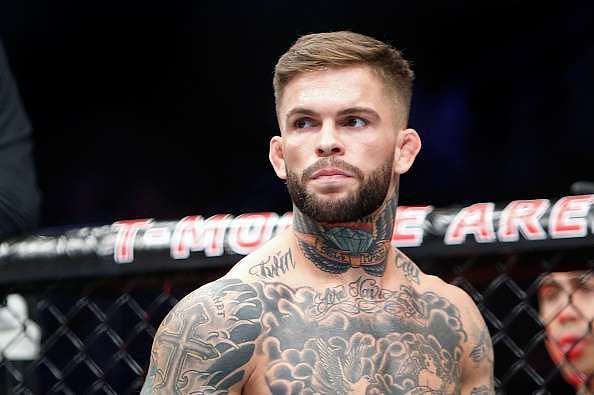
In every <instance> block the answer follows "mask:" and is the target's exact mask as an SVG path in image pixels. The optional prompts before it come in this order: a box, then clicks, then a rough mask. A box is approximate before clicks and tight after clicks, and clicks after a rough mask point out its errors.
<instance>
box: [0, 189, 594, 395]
mask: <svg viewBox="0 0 594 395" xmlns="http://www.w3.org/2000/svg"><path fill="white" fill-rule="evenodd" d="M588 196H589V195H588ZM561 200H562V199H559V201H561ZM512 203H513V202H512ZM510 204H511V203H510ZM510 204H508V205H507V206H505V207H504V208H502V209H497V208H496V206H495V205H493V206H492V207H491V210H492V214H493V215H492V216H491V217H489V216H486V217H481V216H478V217H477V216H476V213H474V212H468V211H467V212H466V214H467V215H468V216H467V217H466V219H464V217H463V215H462V217H461V214H460V213H464V210H465V209H466V208H455V209H447V210H436V209H433V208H430V207H429V206H427V207H425V208H421V209H419V208H416V209H411V210H412V211H414V210H416V213H417V214H418V212H421V213H424V214H423V215H420V216H418V215H416V216H415V215H411V212H410V211H409V212H408V213H407V212H406V211H400V212H399V218H400V219H401V221H403V222H401V223H397V226H396V230H395V236H394V240H393V241H395V243H394V244H395V245H398V243H401V244H404V245H406V246H405V247H403V248H402V249H403V250H404V251H405V253H407V254H408V255H409V256H411V257H412V258H413V259H414V260H415V261H416V262H417V264H418V265H419V267H420V268H421V269H422V270H423V271H425V272H427V273H430V274H435V275H438V276H439V277H441V278H442V279H444V280H445V281H447V282H449V283H451V284H454V285H456V286H458V287H460V288H462V289H463V290H465V291H466V292H467V293H468V294H469V295H470V296H471V297H472V299H473V300H474V301H475V303H476V304H477V306H478V308H479V311H480V312H481V314H482V316H483V318H484V320H485V322H486V323H487V326H488V329H489V332H490V335H491V338H492V342H493V349H494V355H495V361H494V366H495V378H494V379H495V387H496V391H497V393H499V394H567V393H572V392H574V391H575V390H573V389H572V387H571V386H569V385H568V384H567V383H566V380H565V379H564V376H563V375H562V373H561V372H562V370H563V369H560V368H559V366H565V371H574V372H578V373H584V374H587V372H580V369H581V367H580V366H578V364H575V366H574V362H573V361H574V360H573V359H572V358H569V357H567V355H568V354H569V353H571V352H572V347H574V348H575V347H577V346H576V345H575V344H573V345H572V346H565V348H563V347H561V346H560V347H561V349H563V350H564V351H565V354H566V355H563V358H562V361H561V362H559V361H557V363H554V362H552V360H551V357H550V356H549V352H548V351H547V344H546V343H547V331H546V328H547V325H549V324H551V323H552V322H553V321H555V320H556V319H557V318H559V317H560V316H561V315H563V314H564V311H566V310H567V309H572V311H573V313H574V315H575V316H577V318H575V319H581V320H582V321H584V320H585V321H587V323H588V324H587V327H588V328H591V327H592V323H591V320H592V317H591V316H590V314H589V313H588V312H587V311H583V310H584V308H583V307H582V306H578V305H577V300H584V298H585V299H586V300H587V298H588V297H589V296H591V300H590V304H592V305H594V286H592V287H591V288H592V289H590V288H588V287H590V285H588V281H589V280H591V278H590V277H589V276H590V275H591V274H592V272H593V269H594V243H592V238H591V235H590V231H589V229H590V228H591V226H592V225H591V224H592V221H591V213H590V211H589V210H588V211H586V212H585V213H583V215H581V214H579V213H577V212H576V211H572V212H570V214H571V215H569V216H566V217H565V222H563V221H562V222H561V224H562V225H568V224H569V225H575V224H576V223H578V225H582V223H581V222H580V221H579V220H583V224H585V226H586V229H587V231H586V233H585V234H584V232H583V229H581V228H580V229H577V230H576V232H577V233H576V236H575V237H571V236H567V235H564V236H563V237H558V238H554V237H551V235H553V233H552V226H553V225H551V222H552V220H551V214H555V213H554V212H553V213H551V210H552V209H553V208H554V207H555V206H553V208H550V207H549V208H548V211H543V212H542V213H540V215H538V216H536V215H535V214H534V212H528V214H530V215H528V214H526V212H523V214H522V215H523V217H522V218H523V221H524V222H516V225H515V226H516V231H517V233H518V237H517V239H516V240H514V241H513V242H503V241H502V240H501V235H500V230H501V229H502V220H501V217H502V216H505V213H504V210H505V209H506V207H509V205H510ZM549 206H550V205H549ZM485 207H487V206H485ZM407 209H408V208H402V209H401V210H407ZM402 213H404V214H402ZM407 214H408V216H407ZM516 217H519V215H516ZM213 218H214V219H213ZM271 218H272V220H271ZM457 218H458V220H459V221H462V222H458V225H460V224H461V225H460V226H461V227H460V231H461V232H462V233H463V234H464V239H463V240H462V242H457V241H455V242H453V243H449V244H448V243H447V235H448V229H449V230H451V227H452V226H456V224H457V222H456V221H457V220H456V219H457ZM460 218H461V219H460ZM485 218H487V219H489V218H490V220H491V221H492V224H494V225H493V226H492V228H489V227H488V226H487V228H489V229H491V231H493V232H494V233H495V234H496V235H495V237H494V238H491V239H490V241H487V242H485V240H482V241H481V237H483V236H484V235H481V232H482V230H484V228H482V226H483V225H484V224H482V223H481V221H485ZM397 221H398V220H397ZM535 221H536V222H535ZM576 221H577V222H576ZM180 224H181V225H180ZM415 224H417V225H418V227H415V226H414V225H415ZM534 224H538V226H539V227H540V229H542V230H545V229H546V231H545V233H546V234H547V237H544V238H543V237H540V238H539V239H530V237H531V236H530V233H529V227H528V225H534ZM288 225H290V216H288V215H284V216H278V215H275V214H272V213H251V214H244V215H240V216H237V217H232V216H229V215H220V216H214V217H211V218H208V219H204V218H202V217H200V216H192V217H186V218H184V219H182V220H180V221H170V222H164V221H152V220H143V221H121V222H118V223H116V224H113V225H110V226H103V227H86V228H85V227H82V228H75V229H68V230H65V231H60V232H54V233H53V234H50V233H46V234H41V233H40V234H36V235H31V236H28V237H25V238H21V239H14V240H10V241H7V242H4V243H3V244H1V245H0V270H1V271H0V274H1V276H0V306H1V307H0V394H137V393H139V392H140V389H141V387H142V385H143V382H144V378H145V375H146V372H147V368H148V363H149V355H150V348H151V344H152V340H153V336H154V334H155V332H156V329H157V327H158V325H159V323H160V322H161V321H162V319H163V318H164V317H165V315H166V314H167V313H168V312H169V310H170V309H171V308H172V307H173V306H174V305H175V304H176V303H177V302H178V301H179V300H180V299H181V298H182V297H183V296H185V295H186V294H187V293H189V292H191V291H192V290H194V289H196V288H198V287H200V286H201V285H203V284H205V283H208V282H210V281H213V280H214V279H216V278H219V277H220V276H222V275H223V274H224V273H225V272H226V271H227V270H228V269H229V268H230V267H231V265H232V264H233V263H234V262H236V261H237V260H239V259H240V258H241V257H242V254H245V253H248V252H249V249H250V248H252V249H253V248H257V246H259V245H260V244H261V243H263V242H265V241H266V240H268V239H269V238H270V237H272V236H273V235H274V233H275V232H277V231H281V230H282V229H284V228H286V227H287V226H288ZM524 225H526V226H524ZM489 229H487V231H489ZM419 230H420V233H419ZM580 232H581V233H580ZM487 233H488V232H487ZM449 236H450V237H455V236H456V235H455V234H452V232H450V234H449ZM488 237H489V235H487V238H488ZM444 240H445V241H444ZM454 240H455V239H454ZM450 241H451V240H450ZM415 243H416V245H415ZM566 272H575V273H579V277H578V278H577V280H576V281H577V286H574V287H573V288H571V289H568V288H563V287H557V288H554V287H549V288H550V289H548V290H547V295H548V296H547V295H545V296H546V297H548V298H553V297H559V295H561V296H563V295H564V296H565V298H564V299H563V300H564V302H563V303H564V305H561V307H559V306H558V307H557V308H556V310H555V311H554V312H553V313H551V314H550V315H549V316H548V317H547V318H546V319H545V318H543V315H542V311H541V309H539V305H540V304H542V303H543V302H542V298H543V297H544V296H543V287H542V284H543V281H544V280H545V279H549V278H551V275H554V274H555V273H566ZM555 284H557V283H553V285H555ZM557 285H558V284H557ZM574 285H575V284H574ZM555 292H556V293H555ZM588 292H591V294H588ZM578 293H579V295H578ZM551 295H552V296H551ZM539 299H540V300H539ZM583 335H584V336H586V335H588V336H590V337H591V334H589V333H587V334H586V333H584V334H583ZM549 341H550V339H549ZM593 370H594V369H593Z"/></svg>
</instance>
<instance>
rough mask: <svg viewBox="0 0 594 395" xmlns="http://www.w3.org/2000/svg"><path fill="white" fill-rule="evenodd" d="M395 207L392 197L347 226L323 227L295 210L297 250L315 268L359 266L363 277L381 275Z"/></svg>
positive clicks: (335, 269) (333, 270)
mask: <svg viewBox="0 0 594 395" xmlns="http://www.w3.org/2000/svg"><path fill="white" fill-rule="evenodd" d="M396 206H397V197H396V195H395V194H394V195H393V196H392V197H391V198H390V199H387V200H386V202H385V203H384V204H383V205H382V206H381V207H380V208H379V209H378V211H377V212H376V213H375V214H373V215H372V216H369V217H367V218H363V219H361V220H359V221H356V222H353V223H348V224H329V225H323V224H319V223H316V222H314V221H313V220H312V219H311V218H309V217H307V216H305V215H304V214H303V213H301V212H300V211H299V210H295V211H294V212H295V217H294V219H293V223H294V229H295V231H296V235H297V238H298V244H299V248H300V249H301V250H302V252H303V254H304V255H305V256H306V257H307V258H308V259H309V260H310V261H312V262H313V263H314V265H316V267H317V268H319V269H320V270H323V271H325V272H329V273H344V272H345V271H347V270H349V269H350V268H352V267H361V268H362V269H363V270H364V271H365V272H366V273H367V274H370V275H372V276H378V277H380V276H383V274H384V272H385V269H386V257H387V254H388V252H389V250H390V248H391V245H390V243H391V239H392V233H393V230H394V220H395V217H394V216H395V213H396Z"/></svg>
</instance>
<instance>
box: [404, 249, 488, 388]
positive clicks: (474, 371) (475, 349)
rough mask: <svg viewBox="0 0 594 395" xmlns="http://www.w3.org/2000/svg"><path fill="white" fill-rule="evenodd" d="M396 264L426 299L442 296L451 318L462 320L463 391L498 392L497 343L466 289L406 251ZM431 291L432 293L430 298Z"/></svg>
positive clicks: (460, 326) (460, 322)
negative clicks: (495, 374) (426, 267)
mask: <svg viewBox="0 0 594 395" xmlns="http://www.w3.org/2000/svg"><path fill="white" fill-rule="evenodd" d="M396 266H397V268H399V269H400V270H401V271H402V273H403V274H404V276H405V277H406V278H408V279H409V280H410V283H411V285H412V287H413V288H414V289H415V290H416V293H417V294H418V295H422V297H421V299H422V300H439V301H440V303H441V305H442V308H443V309H444V311H448V313H449V316H450V319H454V321H456V322H458V325H459V329H460V332H461V333H462V334H463V338H462V340H461V343H460V347H461V355H460V359H459V364H460V379H461V390H462V393H470V394H481V395H483V394H484V395H489V394H494V393H495V392H494V377H493V362H494V356H493V346H492V342H491V337H490V335H489V330H488V328H487V325H486V324H485V321H484V319H483V317H482V315H481V313H480V311H479V309H478V307H477V305H476V304H475V302H474V301H473V299H472V298H471V297H470V295H468V293H466V292H465V291H464V290H463V289H461V288H459V287H457V286H455V285H452V284H448V283H446V282H445V281H443V280H442V279H440V278H439V277H437V276H433V275H430V274H426V273H423V272H422V271H421V270H420V269H419V268H418V266H417V265H416V264H415V263H414V262H413V261H412V260H410V259H409V258H408V257H406V255H404V254H403V253H401V252H400V251H397V254H396ZM427 295H432V297H431V298H428V297H427Z"/></svg>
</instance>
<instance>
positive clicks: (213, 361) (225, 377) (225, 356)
mask: <svg viewBox="0 0 594 395" xmlns="http://www.w3.org/2000/svg"><path fill="white" fill-rule="evenodd" d="M261 312H262V307H261V303H260V301H259V299H258V296H257V292H256V291H255V289H254V288H253V287H252V286H251V285H248V284H245V283H243V282H241V281H239V280H227V279H226V280H219V281H217V282H215V283H213V284H209V285H208V286H206V287H204V288H202V289H200V290H198V291H195V292H194V293H192V294H190V295H188V296H187V297H185V298H184V299H183V300H182V301H180V302H179V303H178V304H177V305H176V306H175V307H174V308H173V309H172V311H171V312H170V313H169V314H168V315H167V317H166V318H165V319H164V320H163V323H162V324H161V326H160V327H159V329H158V331H157V334H156V335H155V339H154V342H153V348H152V350H151V367H150V368H149V374H148V376H147V382H146V383H145V387H147V388H148V387H150V388H151V391H148V390H146V392H143V393H153V394H154V393H157V394H159V393H164V394H165V393H167V394H169V393H202V392H204V393H209V392H211V391H212V392H214V391H232V390H235V389H237V388H241V386H242V385H243V384H244V383H245V381H246V380H247V378H248V376H249V372H250V366H251V365H250V361H251V359H252V357H253V354H254V351H255V342H256V339H257V337H258V336H259V333H260V315H261ZM143 391H145V390H144V389H143Z"/></svg>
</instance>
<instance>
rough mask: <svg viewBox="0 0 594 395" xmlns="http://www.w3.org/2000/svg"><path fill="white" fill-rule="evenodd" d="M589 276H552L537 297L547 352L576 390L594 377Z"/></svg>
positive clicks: (592, 280) (593, 301) (593, 288)
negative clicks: (544, 327)
mask: <svg viewBox="0 0 594 395" xmlns="http://www.w3.org/2000/svg"><path fill="white" fill-rule="evenodd" d="M586 274H588V273H587V272H581V271H576V272H558V273H551V274H549V275H548V276H547V277H545V279H544V280H543V282H542V284H541V286H540V288H539V293H538V299H539V307H540V316H541V319H542V320H543V322H544V323H545V325H546V333H547V341H546V346H547V349H548V351H549V354H550V356H551V358H552V359H553V361H554V362H555V364H557V365H558V366H560V368H561V372H562V373H563V376H564V377H565V380H566V381H568V382H569V383H570V384H572V385H574V386H577V385H579V384H581V383H582V382H584V380H587V379H588V378H589V377H591V375H592V374H593V373H594V338H593V336H592V319H593V318H594V277H593V276H592V275H591V274H590V275H586Z"/></svg>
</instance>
